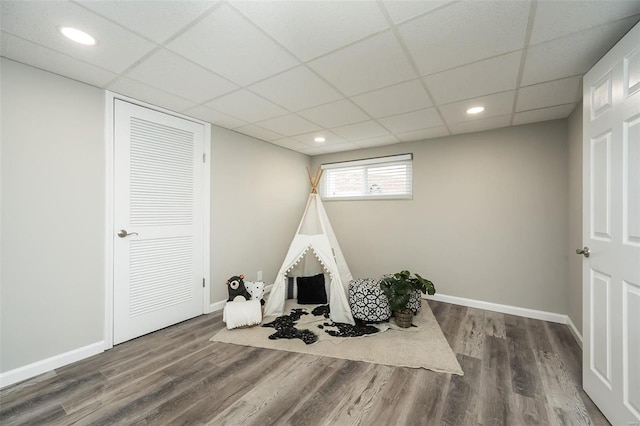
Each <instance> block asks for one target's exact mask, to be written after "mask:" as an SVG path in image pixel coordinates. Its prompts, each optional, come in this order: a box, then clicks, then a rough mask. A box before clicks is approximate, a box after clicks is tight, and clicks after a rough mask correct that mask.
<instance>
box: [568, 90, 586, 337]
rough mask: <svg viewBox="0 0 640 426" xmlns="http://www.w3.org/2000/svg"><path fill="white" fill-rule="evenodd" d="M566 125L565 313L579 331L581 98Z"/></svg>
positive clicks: (580, 310)
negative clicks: (567, 258)
mask: <svg viewBox="0 0 640 426" xmlns="http://www.w3.org/2000/svg"><path fill="white" fill-rule="evenodd" d="M568 127H569V136H568V139H569V211H568V213H569V223H568V226H569V229H568V233H569V252H570V253H572V255H571V256H569V282H568V287H569V307H568V308H569V310H568V312H567V315H569V318H571V321H572V322H573V324H574V325H575V326H576V328H577V329H578V331H579V332H580V333H582V263H583V257H582V256H578V255H576V254H575V249H577V248H579V247H582V245H583V243H582V102H581V103H579V104H578V106H577V107H576V109H575V110H574V111H573V113H571V115H570V116H569V119H568Z"/></svg>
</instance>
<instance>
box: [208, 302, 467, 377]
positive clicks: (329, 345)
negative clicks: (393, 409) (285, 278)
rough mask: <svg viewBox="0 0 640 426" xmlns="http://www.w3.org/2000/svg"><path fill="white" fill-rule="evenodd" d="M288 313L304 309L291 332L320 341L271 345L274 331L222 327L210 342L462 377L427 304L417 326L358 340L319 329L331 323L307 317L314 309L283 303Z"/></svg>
mask: <svg viewBox="0 0 640 426" xmlns="http://www.w3.org/2000/svg"><path fill="white" fill-rule="evenodd" d="M293 308H303V309H305V310H306V311H308V312H309V315H303V316H302V317H301V318H300V320H299V321H298V322H297V325H296V328H297V329H300V330H302V329H309V330H311V331H313V332H314V333H315V334H317V335H318V337H319V340H318V342H316V343H314V344H311V345H307V344H305V343H304V342H302V341H301V340H299V339H277V340H270V339H269V336H270V335H271V334H274V333H275V331H276V330H274V329H273V328H271V327H262V326H254V327H249V328H236V329H233V330H227V329H226V328H224V329H223V330H221V331H220V332H218V333H217V334H216V335H215V336H213V337H212V338H211V339H210V340H211V341H212V342H223V343H233V344H236V345H244V346H256V347H260V348H267V349H277V350H281V351H289V352H299V353H304V354H312V355H320V356H328V357H333V358H342V359H350V360H354V361H366V362H373V363H376V364H384V365H391V366H396V367H411V368H424V369H427V370H432V371H436V372H441V373H451V374H458V375H463V374H464V372H463V371H462V368H460V364H459V363H458V360H457V359H456V357H455V355H454V353H453V350H451V347H450V346H449V343H448V342H447V339H446V338H445V337H444V335H443V334H442V330H441V329H440V326H439V325H438V322H437V321H436V319H435V317H434V316H433V312H431V308H430V307H429V305H428V304H427V303H423V304H422V309H420V312H419V313H418V315H416V316H414V319H413V324H414V325H415V326H416V327H410V328H408V329H402V328H399V327H398V326H396V325H395V322H394V319H393V318H392V319H391V321H390V322H389V323H388V324H382V325H381V330H382V331H381V332H380V333H376V334H372V335H368V336H364V337H358V338H344V337H333V336H330V335H329V334H327V333H325V331H324V330H323V329H320V328H318V325H322V324H324V323H326V322H330V320H327V319H325V318H324V317H321V316H319V317H318V316H314V315H312V314H311V311H312V310H313V308H315V306H314V305H297V304H295V303H292V302H291V301H287V304H286V307H285V313H290V312H291V309H293ZM274 319H275V318H274V317H267V318H264V320H263V324H266V323H268V322H271V321H273V320H274ZM325 329H327V327H325Z"/></svg>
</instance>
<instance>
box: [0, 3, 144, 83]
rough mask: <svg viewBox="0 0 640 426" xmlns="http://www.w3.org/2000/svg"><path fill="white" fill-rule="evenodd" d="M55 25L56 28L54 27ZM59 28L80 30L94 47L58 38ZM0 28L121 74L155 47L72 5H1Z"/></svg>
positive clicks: (59, 35) (60, 35)
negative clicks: (66, 27) (94, 43)
mask: <svg viewBox="0 0 640 426" xmlns="http://www.w3.org/2000/svg"><path fill="white" fill-rule="evenodd" d="M53 23H55V24H53ZM56 25H58V26H70V27H74V28H77V29H80V30H83V31H85V32H87V33H89V34H91V35H92V36H94V37H95V38H96V40H97V41H98V44H97V45H96V46H93V47H89V46H82V45H80V44H77V43H75V42H73V41H71V40H68V39H67V38H66V37H64V36H63V35H62V34H60V33H59V32H58V30H57V28H56ZM0 28H2V30H3V31H4V32H6V33H10V34H13V35H16V36H18V37H20V38H23V39H25V40H29V41H31V42H33V43H37V44H40V45H42V46H47V47H49V48H50V49H53V50H55V51H58V52H61V53H64V54H67V55H69V56H71V57H73V58H76V59H80V60H82V61H84V62H87V63H90V64H93V65H95V66H98V67H100V68H103V69H106V70H109V71H112V72H115V73H120V72H122V71H124V70H125V69H126V68H128V67H129V66H131V65H132V64H134V63H135V62H136V61H137V60H139V59H140V58H142V57H143V56H144V55H146V54H147V53H149V52H150V51H151V50H153V49H154V48H155V47H156V45H154V44H153V43H151V42H149V41H147V40H145V39H143V38H141V37H138V36H137V35H135V34H133V33H131V32H129V31H127V30H125V29H123V28H122V27H120V26H118V25H115V24H113V23H111V22H109V21H107V20H106V19H104V18H102V17H100V16H97V15H95V14H94V13H92V12H89V11H88V10H86V9H84V8H82V7H80V6H78V5H76V4H73V3H71V2H59V1H57V2H46V1H35V2H30V1H5V0H3V1H2V2H0Z"/></svg>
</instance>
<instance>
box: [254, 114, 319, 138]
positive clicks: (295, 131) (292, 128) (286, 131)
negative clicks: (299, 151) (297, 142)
mask: <svg viewBox="0 0 640 426" xmlns="http://www.w3.org/2000/svg"><path fill="white" fill-rule="evenodd" d="M257 124H258V126H260V127H264V128H265V129H267V130H271V131H272V132H276V133H280V134H281V135H285V136H295V135H301V134H303V133H310V132H315V131H316V130H320V129H321V128H320V127H319V126H317V125H316V124H313V123H311V122H310V121H307V120H305V119H304V118H302V117H300V116H299V115H296V114H289V115H283V116H282V117H277V118H272V119H270V120H265V121H262V122H260V123H257Z"/></svg>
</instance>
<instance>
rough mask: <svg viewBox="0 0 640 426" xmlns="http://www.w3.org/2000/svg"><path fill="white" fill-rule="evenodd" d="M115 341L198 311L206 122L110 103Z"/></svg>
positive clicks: (201, 295)
mask: <svg viewBox="0 0 640 426" xmlns="http://www.w3.org/2000/svg"><path fill="white" fill-rule="evenodd" d="M114 108H115V112H114V121H115V123H114V146H115V156H114V163H115V170H114V225H115V229H114V231H113V238H114V242H113V243H114V244H113V247H114V254H113V256H114V286H113V288H114V291H113V306H114V312H113V314H114V317H113V319H114V320H113V343H114V344H118V343H121V342H124V341H127V340H130V339H133V338H135V337H138V336H141V335H143V334H146V333H150V332H152V331H155V330H159V329H161V328H163V327H167V326H169V325H172V324H175V323H177V322H180V321H183V320H186V319H189V318H192V317H194V316H197V315H200V314H202V313H203V277H204V275H203V257H204V247H203V241H204V238H203V230H204V226H203V225H204V221H203V219H204V218H203V199H204V197H203V180H204V174H203V170H204V166H203V152H204V151H203V149H204V134H205V133H204V125H203V124H201V123H196V122H192V121H189V120H185V119H182V118H178V117H175V116H172V115H169V114H165V113H162V112H158V111H154V110H151V109H148V108H144V107H141V106H138V105H134V104H132V103H129V102H125V101H122V100H118V99H116V100H115V103H114Z"/></svg>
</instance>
